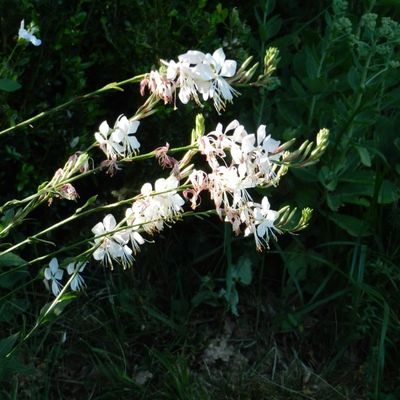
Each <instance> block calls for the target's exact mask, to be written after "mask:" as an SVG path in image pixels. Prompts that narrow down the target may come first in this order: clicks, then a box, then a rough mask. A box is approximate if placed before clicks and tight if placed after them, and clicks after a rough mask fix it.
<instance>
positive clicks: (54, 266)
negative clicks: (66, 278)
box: [44, 257, 87, 297]
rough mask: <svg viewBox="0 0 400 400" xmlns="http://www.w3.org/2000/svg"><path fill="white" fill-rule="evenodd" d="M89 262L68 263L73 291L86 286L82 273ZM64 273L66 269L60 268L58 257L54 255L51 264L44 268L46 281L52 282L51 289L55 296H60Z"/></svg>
mask: <svg viewBox="0 0 400 400" xmlns="http://www.w3.org/2000/svg"><path fill="white" fill-rule="evenodd" d="M86 264H87V262H71V263H69V264H68V265H67V273H68V275H71V277H72V281H71V289H72V290H73V291H77V290H81V289H83V288H84V287H85V281H84V280H83V278H82V275H81V274H80V273H81V272H82V271H83V270H84V269H85V267H86ZM63 275H64V270H63V269H62V268H60V266H59V263H58V260H57V258H55V257H53V258H52V259H51V261H50V263H49V266H48V267H47V268H46V269H45V270H44V277H45V279H46V282H48V283H50V284H51V291H52V292H53V294H54V296H56V297H57V296H58V295H59V293H60V291H61V288H62V284H61V280H62V278H63Z"/></svg>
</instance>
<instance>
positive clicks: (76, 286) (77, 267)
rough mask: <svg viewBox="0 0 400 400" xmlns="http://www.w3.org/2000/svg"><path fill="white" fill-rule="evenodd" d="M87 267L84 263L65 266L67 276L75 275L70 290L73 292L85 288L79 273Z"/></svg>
mask: <svg viewBox="0 0 400 400" xmlns="http://www.w3.org/2000/svg"><path fill="white" fill-rule="evenodd" d="M86 265H87V261H86V262H72V263H69V264H68V266H67V272H68V275H72V274H75V276H74V277H73V279H72V281H71V289H72V290H73V291H76V290H81V289H83V288H84V287H85V281H84V279H83V277H82V275H81V272H82V271H83V270H84V269H85V267H86Z"/></svg>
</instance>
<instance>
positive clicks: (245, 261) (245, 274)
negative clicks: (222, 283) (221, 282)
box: [232, 257, 253, 285]
mask: <svg viewBox="0 0 400 400" xmlns="http://www.w3.org/2000/svg"><path fill="white" fill-rule="evenodd" d="M252 275H253V274H252V271H251V260H250V259H249V258H247V257H240V258H239V261H238V263H237V264H236V265H234V266H233V273H232V277H233V278H234V279H237V280H238V281H239V282H240V283H242V284H243V285H250V283H251V279H252Z"/></svg>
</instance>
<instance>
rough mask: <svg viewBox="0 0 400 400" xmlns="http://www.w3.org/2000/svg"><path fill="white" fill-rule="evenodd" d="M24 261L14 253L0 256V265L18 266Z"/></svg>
mask: <svg viewBox="0 0 400 400" xmlns="http://www.w3.org/2000/svg"><path fill="white" fill-rule="evenodd" d="M25 262H26V261H25V260H24V259H23V258H21V257H20V256H18V255H16V254H14V253H7V254H4V255H2V256H0V267H18V266H19V265H22V264H24V263H25Z"/></svg>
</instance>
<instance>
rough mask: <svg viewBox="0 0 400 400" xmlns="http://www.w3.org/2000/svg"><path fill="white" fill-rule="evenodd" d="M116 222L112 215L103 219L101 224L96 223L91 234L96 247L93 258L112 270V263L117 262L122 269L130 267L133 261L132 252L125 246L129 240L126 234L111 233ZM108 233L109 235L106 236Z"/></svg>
mask: <svg viewBox="0 0 400 400" xmlns="http://www.w3.org/2000/svg"><path fill="white" fill-rule="evenodd" d="M116 226H117V222H116V221H115V218H114V216H113V215H112V214H108V215H106V216H105V217H104V219H103V222H99V223H97V224H96V225H95V226H94V227H93V228H92V232H93V233H94V234H95V238H94V241H95V244H96V245H98V247H97V248H96V250H95V251H94V252H93V258H94V259H95V260H97V261H101V262H102V263H104V264H105V265H109V266H110V268H111V269H112V268H113V261H114V260H115V261H117V262H119V263H121V264H122V265H123V267H124V268H126V267H128V266H130V265H131V264H132V261H133V257H132V250H131V249H130V248H129V247H128V246H127V245H126V244H127V243H128V240H129V236H128V234H127V232H116V233H111V232H112V231H113V230H114V229H115V227H116ZM107 233H109V234H107Z"/></svg>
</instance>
